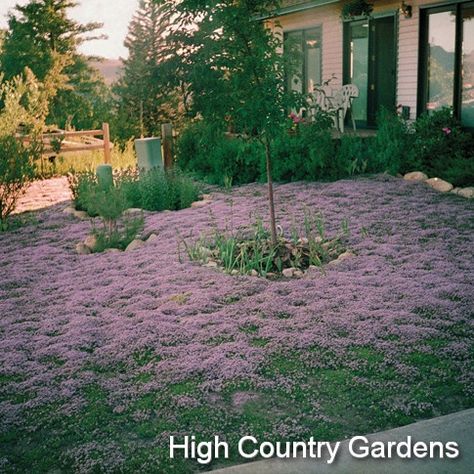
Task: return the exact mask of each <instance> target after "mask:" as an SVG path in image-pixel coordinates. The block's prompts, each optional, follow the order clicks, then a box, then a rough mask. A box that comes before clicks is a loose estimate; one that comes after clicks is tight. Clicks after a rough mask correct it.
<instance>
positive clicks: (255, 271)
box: [250, 270, 258, 277]
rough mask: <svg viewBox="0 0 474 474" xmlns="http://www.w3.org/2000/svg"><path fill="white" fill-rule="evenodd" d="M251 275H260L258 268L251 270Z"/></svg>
mask: <svg viewBox="0 0 474 474" xmlns="http://www.w3.org/2000/svg"><path fill="white" fill-rule="evenodd" d="M250 276H253V277H258V272H257V270H251V271H250Z"/></svg>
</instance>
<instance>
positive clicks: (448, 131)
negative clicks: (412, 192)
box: [402, 108, 474, 186]
mask: <svg viewBox="0 0 474 474" xmlns="http://www.w3.org/2000/svg"><path fill="white" fill-rule="evenodd" d="M412 137H413V140H412V141H411V143H410V148H409V153H407V154H406V160H405V161H404V162H403V166H402V171H403V172H408V171H413V170H414V169H420V170H422V171H424V172H425V173H427V174H428V175H429V176H437V177H439V178H443V179H446V180H448V181H450V182H452V183H453V184H455V185H458V186H462V185H465V184H472V183H474V163H473V161H474V141H473V139H472V136H471V135H470V134H469V133H467V132H464V131H463V130H462V127H461V124H460V123H459V122H458V121H457V120H456V119H455V118H454V117H453V115H452V111H451V110H450V109H449V108H444V109H441V110H438V111H435V112H433V113H431V114H428V113H425V114H423V115H421V116H420V117H419V118H418V119H417V120H416V121H415V123H414V124H413V127H412ZM407 151H408V150H407Z"/></svg>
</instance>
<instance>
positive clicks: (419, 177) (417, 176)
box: [403, 171, 428, 181]
mask: <svg viewBox="0 0 474 474" xmlns="http://www.w3.org/2000/svg"><path fill="white" fill-rule="evenodd" d="M403 179H406V180H407V181H426V180H427V179H428V176H426V174H425V173H422V172H421V171H412V172H411V173H407V174H406V175H405V176H403Z"/></svg>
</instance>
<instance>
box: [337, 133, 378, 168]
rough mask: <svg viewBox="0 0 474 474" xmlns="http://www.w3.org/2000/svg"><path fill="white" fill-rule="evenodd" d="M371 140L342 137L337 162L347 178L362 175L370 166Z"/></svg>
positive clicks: (350, 136) (349, 136)
mask: <svg viewBox="0 0 474 474" xmlns="http://www.w3.org/2000/svg"><path fill="white" fill-rule="evenodd" d="M369 147H370V139H368V138H361V137H358V136H354V135H342V137H341V140H340V142H339V146H338V148H337V158H336V161H337V163H338V166H339V168H340V169H341V170H343V172H345V173H346V175H347V176H353V175H356V174H362V173H365V172H366V171H367V167H368V164H369V156H370V153H369Z"/></svg>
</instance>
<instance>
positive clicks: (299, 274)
mask: <svg viewBox="0 0 474 474" xmlns="http://www.w3.org/2000/svg"><path fill="white" fill-rule="evenodd" d="M303 276H304V273H303V272H302V271H301V270H295V271H294V272H293V278H301V277H303Z"/></svg>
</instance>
